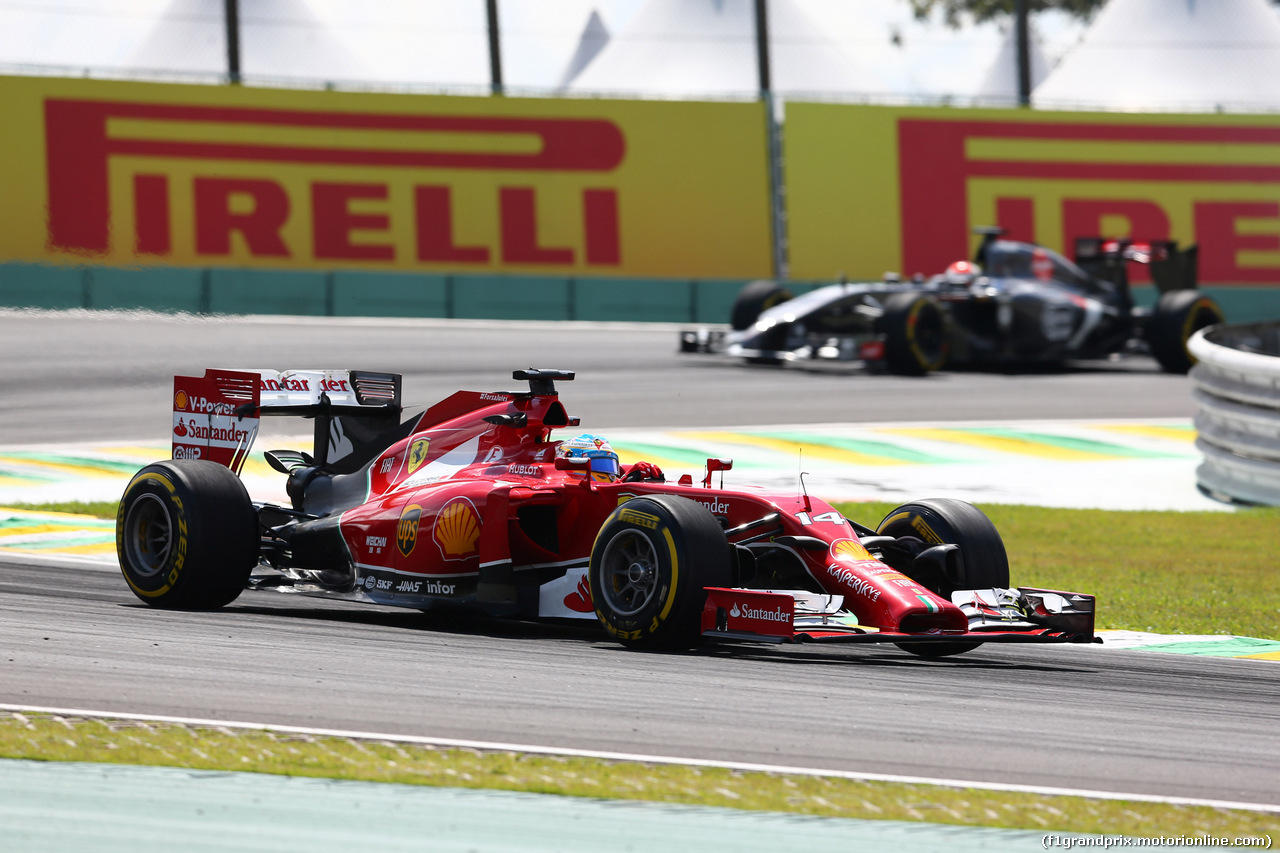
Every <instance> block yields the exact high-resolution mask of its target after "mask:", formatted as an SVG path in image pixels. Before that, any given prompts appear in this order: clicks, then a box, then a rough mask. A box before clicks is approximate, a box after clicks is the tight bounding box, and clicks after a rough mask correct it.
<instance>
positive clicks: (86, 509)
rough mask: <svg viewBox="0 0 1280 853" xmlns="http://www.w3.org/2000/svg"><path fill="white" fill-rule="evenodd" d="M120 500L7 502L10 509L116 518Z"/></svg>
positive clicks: (6, 505)
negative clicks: (39, 502) (36, 502)
mask: <svg viewBox="0 0 1280 853" xmlns="http://www.w3.org/2000/svg"><path fill="white" fill-rule="evenodd" d="M119 506H120V502H119V501H60V502H58V503H44V504H30V503H16V504H15V503H10V504H5V507H7V508H8V509H25V510H29V511H31V512H70V513H75V514H76V515H92V516H93V517H94V518H115V517H116V508H117V507H119Z"/></svg>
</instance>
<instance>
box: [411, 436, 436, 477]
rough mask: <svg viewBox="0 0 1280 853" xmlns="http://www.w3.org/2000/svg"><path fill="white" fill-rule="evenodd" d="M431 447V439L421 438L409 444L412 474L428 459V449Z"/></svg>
mask: <svg viewBox="0 0 1280 853" xmlns="http://www.w3.org/2000/svg"><path fill="white" fill-rule="evenodd" d="M430 449H431V439H429V438H419V439H417V440H415V441H414V442H413V444H411V445H409V470H408V473H410V474H412V473H413V472H414V471H417V470H418V468H419V467H421V465H422V463H423V462H426V461H427V451H428V450H430Z"/></svg>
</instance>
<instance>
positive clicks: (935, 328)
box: [879, 291, 947, 376]
mask: <svg viewBox="0 0 1280 853" xmlns="http://www.w3.org/2000/svg"><path fill="white" fill-rule="evenodd" d="M879 327H880V331H881V332H882V333H883V334H884V336H885V342H884V358H885V361H886V362H887V363H888V365H889V369H890V370H891V371H893V372H894V373H900V374H903V375H905V376H924V375H925V374H926V373H928V372H929V371H931V370H941V369H942V367H943V365H945V364H946V363H947V327H946V319H945V318H944V317H943V314H942V308H941V307H940V306H939V305H938V303H937V300H935V299H934V298H933V297H931V296H928V295H927V294H924V293H917V292H912V291H904V292H902V293H893V294H890V295H889V296H888V297H887V298H886V299H885V300H884V314H883V315H882V316H881V317H880V322H879Z"/></svg>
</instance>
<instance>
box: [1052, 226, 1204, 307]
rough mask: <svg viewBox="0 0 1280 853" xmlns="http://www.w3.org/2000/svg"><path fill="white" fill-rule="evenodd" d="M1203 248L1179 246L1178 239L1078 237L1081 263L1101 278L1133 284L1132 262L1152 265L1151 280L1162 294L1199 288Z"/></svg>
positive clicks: (1121, 284)
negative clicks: (1130, 267)
mask: <svg viewBox="0 0 1280 853" xmlns="http://www.w3.org/2000/svg"><path fill="white" fill-rule="evenodd" d="M1198 260H1199V248H1198V247H1197V246H1194V245H1192V246H1188V247H1187V248H1185V249H1179V248H1178V242H1177V241H1176V240H1148V241H1146V242H1140V241H1134V240H1129V239H1123V240H1107V239H1104V238H1102V237H1077V238H1076V245H1075V261H1076V264H1077V266H1079V267H1080V268H1081V269H1083V270H1084V271H1085V272H1087V273H1089V274H1090V275H1092V276H1095V277H1097V278H1101V279H1104V280H1106V281H1110V282H1113V283H1115V284H1118V285H1120V286H1121V287H1128V285H1129V264H1128V262H1129V261H1136V262H1137V263H1140V264H1147V265H1148V266H1150V267H1151V279H1152V281H1154V282H1155V285H1156V289H1157V290H1159V291H1160V292H1161V293H1168V292H1169V291H1172V290H1195V288H1196V283H1197V282H1196V278H1197V268H1198Z"/></svg>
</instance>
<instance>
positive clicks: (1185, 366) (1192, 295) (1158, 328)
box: [1147, 290, 1226, 373]
mask: <svg viewBox="0 0 1280 853" xmlns="http://www.w3.org/2000/svg"><path fill="white" fill-rule="evenodd" d="M1225 320H1226V318H1225V317H1224V316H1223V315H1222V310H1221V309H1220V308H1218V304H1217V303H1216V302H1214V301H1213V300H1212V299H1210V298H1209V297H1208V296H1205V295H1204V294H1203V293H1201V292H1200V291H1198V290H1174V291H1170V292H1169V293H1163V294H1161V295H1160V301H1159V302H1157V303H1156V307H1155V310H1154V311H1153V312H1152V313H1151V319H1150V320H1149V321H1148V323H1147V343H1149V344H1150V345H1151V354H1152V355H1153V356H1155V358H1156V361H1158V362H1160V367H1161V368H1162V369H1163V370H1164V372H1165V373H1186V372H1187V371H1188V370H1190V369H1191V366H1192V365H1193V364H1195V363H1196V360H1195V357H1194V356H1193V355H1191V351H1190V350H1188V349H1187V341H1189V340H1191V336H1192V335H1194V334H1195V333H1196V332H1198V331H1199V330H1200V329H1203V328H1204V327H1206V326H1212V325H1215V324H1217V323H1222V322H1224V321H1225Z"/></svg>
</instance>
